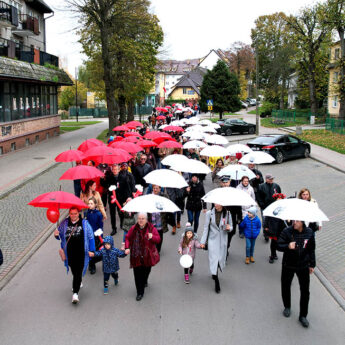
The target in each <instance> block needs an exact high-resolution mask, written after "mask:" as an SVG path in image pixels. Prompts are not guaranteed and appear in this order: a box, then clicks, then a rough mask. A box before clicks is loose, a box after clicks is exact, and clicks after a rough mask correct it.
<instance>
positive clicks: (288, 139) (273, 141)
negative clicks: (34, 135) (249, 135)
mask: <svg viewBox="0 0 345 345" xmlns="http://www.w3.org/2000/svg"><path fill="white" fill-rule="evenodd" d="M247 145H248V146H249V147H250V148H251V149H252V150H253V151H264V152H267V153H269V154H270V155H271V156H273V157H274V158H275V160H276V162H277V163H278V164H280V163H282V162H283V161H284V160H286V159H291V158H298V157H305V158H308V157H309V155H310V145H309V144H308V143H307V142H305V141H303V140H301V139H299V138H296V137H294V136H293V135H289V134H267V135H262V136H260V137H257V138H255V139H253V140H251V141H249V142H248V143H247Z"/></svg>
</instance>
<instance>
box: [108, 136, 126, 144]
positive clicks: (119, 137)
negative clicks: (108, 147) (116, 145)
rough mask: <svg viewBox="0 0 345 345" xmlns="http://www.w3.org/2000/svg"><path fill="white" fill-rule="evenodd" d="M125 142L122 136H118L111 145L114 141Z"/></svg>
mask: <svg viewBox="0 0 345 345" xmlns="http://www.w3.org/2000/svg"><path fill="white" fill-rule="evenodd" d="M122 140H123V137H121V136H120V135H118V136H117V137H115V138H114V140H113V141H111V142H110V143H113V142H114V141H115V142H116V141H122Z"/></svg>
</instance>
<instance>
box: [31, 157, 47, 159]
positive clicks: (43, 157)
mask: <svg viewBox="0 0 345 345" xmlns="http://www.w3.org/2000/svg"><path fill="white" fill-rule="evenodd" d="M34 159H47V158H46V157H34Z"/></svg>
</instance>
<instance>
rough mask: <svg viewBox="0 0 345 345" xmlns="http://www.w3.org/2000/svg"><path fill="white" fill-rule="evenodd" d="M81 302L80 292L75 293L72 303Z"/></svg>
mask: <svg viewBox="0 0 345 345" xmlns="http://www.w3.org/2000/svg"><path fill="white" fill-rule="evenodd" d="M78 302H79V298H78V294H77V293H74V294H73V296H72V303H73V304H77V303H78Z"/></svg>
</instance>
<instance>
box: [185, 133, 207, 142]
mask: <svg viewBox="0 0 345 345" xmlns="http://www.w3.org/2000/svg"><path fill="white" fill-rule="evenodd" d="M182 136H183V137H187V138H189V139H190V140H204V138H205V135H204V133H201V132H195V131H189V132H185V133H183V134H182Z"/></svg>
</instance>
